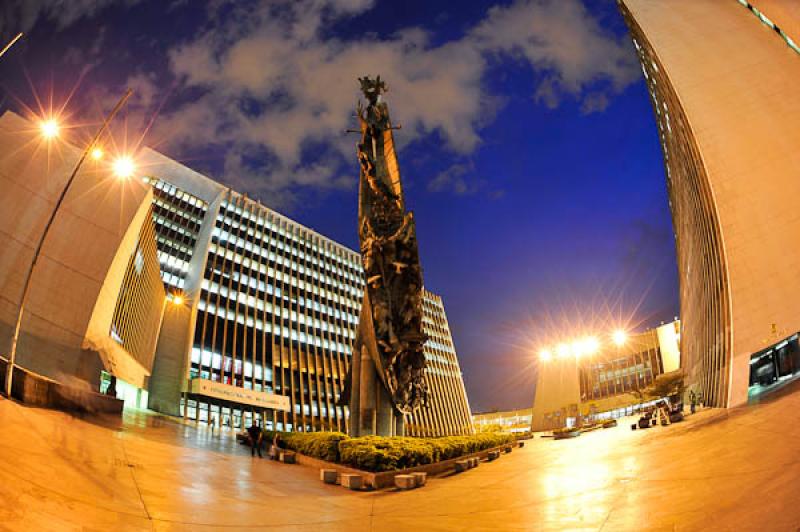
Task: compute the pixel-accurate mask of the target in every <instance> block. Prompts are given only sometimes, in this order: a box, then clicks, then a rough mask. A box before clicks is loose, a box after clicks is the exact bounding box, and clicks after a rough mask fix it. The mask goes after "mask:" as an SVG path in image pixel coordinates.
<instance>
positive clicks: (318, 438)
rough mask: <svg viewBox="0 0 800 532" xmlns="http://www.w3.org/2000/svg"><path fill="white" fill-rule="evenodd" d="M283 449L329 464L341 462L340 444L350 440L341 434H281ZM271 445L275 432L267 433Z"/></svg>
mask: <svg viewBox="0 0 800 532" xmlns="http://www.w3.org/2000/svg"><path fill="white" fill-rule="evenodd" d="M279 434H280V438H281V442H282V445H283V447H285V448H287V449H291V450H292V451H297V452H298V453H300V454H304V455H306V456H310V457H312V458H318V459H320V460H325V461H327V462H339V442H340V441H342V440H346V439H348V436H347V434H343V433H341V432H280V433H279ZM265 436H266V437H267V439H268V442H269V443H270V444H271V443H272V439H273V438H274V437H275V432H273V431H265Z"/></svg>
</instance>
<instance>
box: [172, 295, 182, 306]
mask: <svg viewBox="0 0 800 532" xmlns="http://www.w3.org/2000/svg"><path fill="white" fill-rule="evenodd" d="M183 302H184V299H183V296H182V295H180V294H175V296H173V298H172V304H173V305H175V306H176V307H179V306H181V305H183Z"/></svg>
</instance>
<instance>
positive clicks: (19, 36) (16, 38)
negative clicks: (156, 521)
mask: <svg viewBox="0 0 800 532" xmlns="http://www.w3.org/2000/svg"><path fill="white" fill-rule="evenodd" d="M21 38H22V32H19V33H17V36H16V37H14V38H13V39H11V42H9V43H8V44H7V45H6V46H5V48H3V49H2V50H0V57H3V54H5V53H6V52H7V51H8V49H9V48H11V47H12V46H14V43H15V42H17V41H18V40H20V39H21Z"/></svg>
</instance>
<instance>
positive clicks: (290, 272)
mask: <svg viewBox="0 0 800 532" xmlns="http://www.w3.org/2000/svg"><path fill="white" fill-rule="evenodd" d="M37 135H38V131H37V128H36V126H35V125H34V124H31V123H30V122H28V121H27V120H25V119H23V118H21V117H18V116H17V115H14V114H13V113H6V114H4V115H3V117H2V118H0V140H2V141H3V142H2V146H3V148H2V150H3V152H4V153H5V152H6V151H7V152H8V154H10V155H8V156H5V157H3V158H2V159H0V179H2V184H3V190H4V194H3V195H2V201H3V209H2V212H0V222H2V227H3V228H5V229H4V235H5V241H6V245H5V247H4V250H3V253H2V254H0V334H2V339H3V341H6V342H7V343H8V345H10V339H11V333H12V332H13V323H14V320H15V316H16V310H17V308H18V306H17V301H18V299H19V295H20V290H21V285H22V275H23V274H24V272H25V268H26V267H27V264H30V260H31V256H32V252H33V248H34V246H35V243H36V238H37V231H38V232H39V233H38V234H41V231H42V228H43V224H44V220H46V217H47V215H48V213H49V211H48V208H51V207H52V198H50V197H49V196H47V194H49V193H51V192H52V194H56V193H57V191H58V189H57V188H55V187H48V186H44V183H48V184H49V183H53V184H57V183H59V182H62V183H63V181H64V180H65V179H66V178H67V177H68V176H69V173H70V170H71V168H72V166H73V165H74V164H75V161H76V160H77V157H78V156H79V153H78V152H77V150H76V149H75V148H74V147H72V146H69V145H67V144H66V143H63V145H59V150H58V152H57V160H56V156H55V153H56V151H55V150H52V151H53V153H49V152H48V150H44V149H37V142H35V141H34V140H35V137H36V136H37ZM32 139H34V140H32ZM48 158H49V159H48ZM137 167H138V168H139V173H140V175H141V174H144V178H143V179H141V178H138V177H136V178H131V179H127V180H120V179H117V178H112V177H111V176H110V175H109V172H108V167H107V165H103V164H100V163H87V164H85V165H84V168H86V170H85V171H82V172H81V174H79V176H78V178H77V179H76V180H75V183H74V185H73V190H72V191H71V192H70V194H69V195H68V196H67V201H66V203H65V206H64V212H63V215H62V214H61V213H60V216H59V217H57V218H56V222H55V224H54V226H53V229H52V232H51V235H50V236H49V237H48V240H47V241H46V243H45V246H44V248H43V252H42V256H43V259H42V262H41V264H40V265H39V266H38V267H37V270H36V272H35V274H34V278H33V281H32V285H31V286H32V287H33V289H32V293H31V298H30V303H29V306H28V309H29V315H28V316H27V317H26V320H25V321H24V322H23V329H22V335H21V342H20V349H19V350H18V362H19V364H20V365H21V366H22V367H24V368H27V369H29V370H33V371H35V372H37V373H41V374H42V375H44V376H46V377H50V378H53V379H56V380H62V381H72V380H73V379H77V380H79V381H83V382H88V383H89V384H90V385H91V387H92V388H93V389H95V390H100V391H104V390H105V389H106V388H107V387H108V385H109V383H110V378H111V377H112V376H114V377H116V378H117V385H116V387H117V394H118V397H120V398H124V399H125V401H126V406H131V407H145V406H148V407H150V408H152V409H154V410H157V411H160V412H164V413H167V414H171V415H179V416H185V417H186V418H188V419H194V420H197V421H198V422H208V421H210V420H216V422H217V423H219V424H227V425H229V426H231V427H241V426H247V425H248V424H249V423H250V422H251V421H252V420H253V418H254V416H257V417H258V418H260V419H262V420H263V422H264V425H265V426H266V427H274V428H276V429H281V430H302V431H318V430H339V431H347V424H348V417H349V413H348V411H347V407H343V406H340V405H337V401H338V399H339V395H340V393H341V391H342V386H343V384H344V379H345V376H346V375H347V369H348V367H349V364H350V360H351V346H352V343H353V340H354V338H355V330H356V327H357V325H358V316H359V312H360V310H361V300H362V291H363V288H364V280H363V271H362V269H361V257H360V256H359V255H358V253H356V252H355V251H352V250H350V249H348V248H346V247H344V246H342V245H340V244H338V243H336V242H334V241H332V240H330V239H328V238H325V237H324V236H322V235H320V234H318V233H316V232H314V231H312V230H310V229H308V228H306V227H303V226H302V225H300V224H298V223H296V222H294V221H292V220H290V219H288V218H286V217H285V216H282V215H280V214H278V213H277V212H275V211H273V210H271V209H269V208H267V207H265V206H263V205H261V204H260V203H259V202H257V201H254V200H252V199H250V198H248V197H247V196H245V195H242V194H239V193H237V192H235V191H232V190H230V189H229V188H226V187H224V186H223V185H221V184H219V183H216V182H214V181H212V180H210V179H208V178H207V177H205V176H203V175H201V174H199V173H197V172H194V171H193V170H191V169H189V168H186V167H184V166H182V165H180V164H178V163H176V162H175V161H173V160H171V159H168V158H167V157H164V156H163V155H161V154H159V153H157V152H155V151H153V150H150V149H147V148H145V149H143V150H142V151H141V152H140V153H139V154H138V155H137ZM37 180H38V181H37ZM59 180H61V181H59ZM31 184H33V185H31ZM40 185H41V186H40ZM34 189H37V190H46V191H47V194H45V193H43V192H37V193H34V192H32V190H34ZM51 189H52V190H51ZM107 198H114V201H109V200H108V199H107ZM117 198H119V200H117ZM48 202H51V203H48ZM20 209H23V211H22V212H21V211H20ZM8 231H10V232H8ZM76 236H80V238H76ZM84 237H85V238H84ZM65 242H68V245H65V244H64V243H65ZM53 298H56V299H57V300H58V302H59V304H58V305H52V304H51V302H52V300H53ZM424 309H425V316H424V326H425V329H426V332H427V333H428V334H429V335H430V337H431V341H430V342H428V344H427V345H426V347H425V354H426V356H427V359H428V368H427V373H426V376H427V379H428V384H429V387H430V389H431V392H432V396H431V404H430V407H429V408H427V409H425V410H422V411H419V412H418V413H415V415H414V416H413V417H410V418H409V419H408V422H409V427H410V428H409V431H408V433H409V434H413V435H449V434H463V433H468V432H471V430H472V429H471V423H470V412H469V405H468V403H467V399H466V393H465V392H464V385H463V382H462V380H461V372H460V368H459V365H458V359H457V357H456V354H455V348H454V347H453V341H452V338H451V336H450V330H449V327H448V324H447V317H446V315H445V313H444V306H443V304H442V301H441V298H440V297H438V296H436V295H435V294H432V293H430V292H427V291H426V292H425V296H424ZM1 354H2V352H0V355H1ZM0 365H2V359H0ZM3 375H4V374H3Z"/></svg>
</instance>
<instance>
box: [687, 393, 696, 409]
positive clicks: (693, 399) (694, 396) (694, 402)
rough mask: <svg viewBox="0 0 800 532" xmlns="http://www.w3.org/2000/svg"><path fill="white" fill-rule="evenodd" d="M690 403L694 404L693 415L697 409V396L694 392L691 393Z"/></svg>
mask: <svg viewBox="0 0 800 532" xmlns="http://www.w3.org/2000/svg"><path fill="white" fill-rule="evenodd" d="M689 401H691V403H692V407H691V408H692V414H694V411H695V409H696V408H697V396H696V395H695V394H694V390H692V391H690V392H689Z"/></svg>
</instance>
